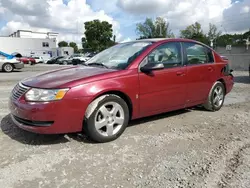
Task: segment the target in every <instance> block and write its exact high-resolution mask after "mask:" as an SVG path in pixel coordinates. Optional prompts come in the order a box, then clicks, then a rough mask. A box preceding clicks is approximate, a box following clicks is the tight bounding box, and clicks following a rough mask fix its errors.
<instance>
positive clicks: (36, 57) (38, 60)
mask: <svg viewBox="0 0 250 188" xmlns="http://www.w3.org/2000/svg"><path fill="white" fill-rule="evenodd" d="M33 58H34V59H35V61H36V63H39V64H40V63H44V59H43V58H42V57H40V56H34V57H33Z"/></svg>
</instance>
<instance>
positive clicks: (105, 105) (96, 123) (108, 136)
mask: <svg viewBox="0 0 250 188" xmlns="http://www.w3.org/2000/svg"><path fill="white" fill-rule="evenodd" d="M128 121H129V109H128V106H127V104H126V102H125V101H124V100H123V99H121V98H120V97H119V96H117V95H103V96H101V97H99V98H97V99H96V100H94V101H93V102H92V103H91V104H90V105H89V107H88V109H87V111H86V114H85V125H84V129H85V132H86V134H87V136H88V137H89V138H90V139H91V140H93V141H95V142H101V143H102V142H109V141H112V140H115V139H117V138H118V137H119V136H120V135H121V134H122V133H123V132H124V130H125V129H126V127H127V125H128Z"/></svg>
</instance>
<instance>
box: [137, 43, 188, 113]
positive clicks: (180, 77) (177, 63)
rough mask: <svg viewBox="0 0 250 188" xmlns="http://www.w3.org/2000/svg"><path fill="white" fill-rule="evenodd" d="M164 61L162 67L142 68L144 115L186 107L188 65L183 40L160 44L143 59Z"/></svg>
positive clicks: (142, 106) (156, 61)
mask: <svg viewBox="0 0 250 188" xmlns="http://www.w3.org/2000/svg"><path fill="white" fill-rule="evenodd" d="M151 63H152V64H153V63H156V64H159V63H162V64H163V65H164V69H162V70H153V71H151V72H149V73H145V72H141V71H139V82H140V96H139V99H140V115H141V116H147V115H152V114H157V113H160V112H165V111H171V110H175V109H179V108H182V107H184V105H185V101H186V67H184V66H183V55H182V50H181V44H180V43H179V42H167V43H164V44H162V45H160V46H158V47H156V48H155V49H154V50H153V51H152V52H151V53H150V54H149V55H148V56H147V57H146V58H145V59H144V61H143V62H142V63H141V65H140V66H141V67H142V66H146V65H147V64H151Z"/></svg>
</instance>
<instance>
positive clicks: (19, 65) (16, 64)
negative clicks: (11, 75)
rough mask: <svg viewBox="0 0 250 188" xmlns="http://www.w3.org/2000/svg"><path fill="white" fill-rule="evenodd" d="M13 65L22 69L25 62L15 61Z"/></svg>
mask: <svg viewBox="0 0 250 188" xmlns="http://www.w3.org/2000/svg"><path fill="white" fill-rule="evenodd" d="M13 65H14V68H15V69H22V68H24V64H23V62H20V63H14V64H13Z"/></svg>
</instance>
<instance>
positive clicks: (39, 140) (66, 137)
mask: <svg viewBox="0 0 250 188" xmlns="http://www.w3.org/2000/svg"><path fill="white" fill-rule="evenodd" d="M192 110H203V108H201V107H194V108H187V109H182V110H177V111H173V112H167V113H162V114H158V115H154V116H149V117H145V118H140V119H136V120H132V121H131V122H130V123H129V125H128V128H130V127H133V126H136V125H139V124H143V123H148V122H152V121H156V120H160V119H165V118H168V117H173V116H178V115H181V114H185V113H188V112H191V111H192ZM0 127H1V130H2V132H3V133H4V134H5V135H7V136H9V137H10V138H11V139H13V140H16V141H18V142H20V143H22V144H27V145H53V144H61V143H66V142H70V140H71V139H72V140H75V141H77V142H84V143H87V144H98V143H95V142H93V141H91V140H90V139H89V138H88V137H87V136H86V135H85V134H84V132H83V133H72V134H62V135H41V134H35V133H31V132H28V131H25V130H23V129H21V128H19V127H17V126H16V125H15V124H14V123H13V122H12V119H11V117H10V115H7V116H5V117H4V118H3V119H2V121H1V123H0Z"/></svg>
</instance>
